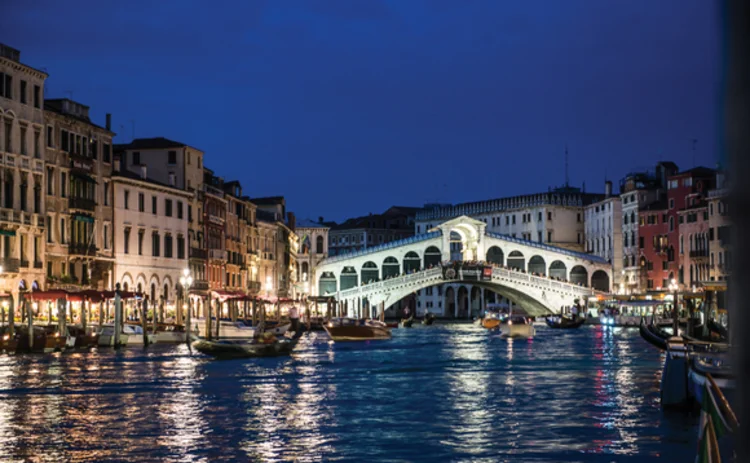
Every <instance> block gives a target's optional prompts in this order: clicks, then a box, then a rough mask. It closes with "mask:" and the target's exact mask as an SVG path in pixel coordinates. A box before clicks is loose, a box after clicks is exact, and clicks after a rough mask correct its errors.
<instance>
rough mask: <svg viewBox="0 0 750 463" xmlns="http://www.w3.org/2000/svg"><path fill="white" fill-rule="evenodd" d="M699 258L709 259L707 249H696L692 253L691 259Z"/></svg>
mask: <svg viewBox="0 0 750 463" xmlns="http://www.w3.org/2000/svg"><path fill="white" fill-rule="evenodd" d="M697 257H708V250H706V249H695V250H692V251H690V258H691V259H695V258H697Z"/></svg>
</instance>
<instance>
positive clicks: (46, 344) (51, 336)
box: [16, 326, 66, 353]
mask: <svg viewBox="0 0 750 463" xmlns="http://www.w3.org/2000/svg"><path fill="white" fill-rule="evenodd" d="M16 329H17V330H18V332H17V333H16V343H17V347H16V350H17V351H18V352H39V353H48V352H54V351H55V350H60V349H62V348H65V339H66V338H65V337H61V336H60V335H59V334H58V333H52V332H48V330H46V329H42V328H41V327H38V326H35V327H34V340H33V342H32V343H29V331H28V329H27V328H26V327H25V326H19V327H17V328H16ZM29 344H31V349H29Z"/></svg>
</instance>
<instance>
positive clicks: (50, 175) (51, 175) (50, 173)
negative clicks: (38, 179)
mask: <svg viewBox="0 0 750 463" xmlns="http://www.w3.org/2000/svg"><path fill="white" fill-rule="evenodd" d="M54 183H55V169H53V168H51V167H47V194H48V195H53V194H55V192H54V191H53V189H52V186H53V184H54Z"/></svg>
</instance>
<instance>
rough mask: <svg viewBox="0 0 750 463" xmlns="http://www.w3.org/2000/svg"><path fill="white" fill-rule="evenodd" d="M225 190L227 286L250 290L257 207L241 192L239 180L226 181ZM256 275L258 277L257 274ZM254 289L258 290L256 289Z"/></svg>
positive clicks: (231, 288)
mask: <svg viewBox="0 0 750 463" xmlns="http://www.w3.org/2000/svg"><path fill="white" fill-rule="evenodd" d="M223 189H224V195H225V198H226V204H227V211H226V221H225V225H224V233H225V236H226V250H227V263H226V288H227V289H229V290H231V291H242V292H247V291H249V289H250V288H249V286H250V285H249V282H250V279H251V277H252V274H251V273H252V272H251V270H250V267H251V265H250V262H251V260H252V253H251V249H252V238H253V236H254V230H253V229H254V225H253V223H254V219H255V208H256V207H255V205H254V204H253V203H251V202H250V201H249V199H248V198H247V197H245V196H243V195H242V185H241V184H240V182H238V181H231V182H225V183H224V186H223ZM255 277H256V278H257V274H256V275H255ZM253 286H256V287H257V286H258V285H257V284H256V285H253ZM254 289H255V291H254V292H256V293H257V288H254Z"/></svg>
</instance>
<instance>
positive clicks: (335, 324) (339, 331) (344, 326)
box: [325, 318, 391, 342]
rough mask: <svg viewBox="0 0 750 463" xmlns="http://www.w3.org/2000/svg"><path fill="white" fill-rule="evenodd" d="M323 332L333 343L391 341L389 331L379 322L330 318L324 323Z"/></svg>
mask: <svg viewBox="0 0 750 463" xmlns="http://www.w3.org/2000/svg"><path fill="white" fill-rule="evenodd" d="M325 330H326V333H328V336H330V337H331V339H332V340H333V341H335V342H340V341H372V340H378V339H391V329H390V328H388V326H387V325H386V324H385V323H384V322H382V321H379V320H363V319H357V318H332V319H330V320H329V321H328V323H326V325H325Z"/></svg>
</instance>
